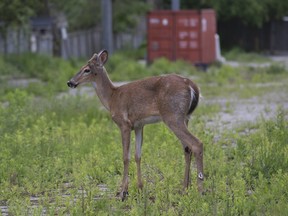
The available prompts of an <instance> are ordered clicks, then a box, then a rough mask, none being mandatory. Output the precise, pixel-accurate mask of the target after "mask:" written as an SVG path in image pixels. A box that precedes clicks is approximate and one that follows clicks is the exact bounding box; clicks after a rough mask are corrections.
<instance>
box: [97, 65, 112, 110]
mask: <svg viewBox="0 0 288 216" xmlns="http://www.w3.org/2000/svg"><path fill="white" fill-rule="evenodd" d="M92 85H93V87H94V89H95V91H96V94H97V96H98V97H99V99H100V101H101V103H102V104H103V106H104V107H105V108H106V109H107V110H110V106H109V104H110V100H111V96H112V93H113V91H114V89H115V86H114V85H113V83H112V81H111V80H110V78H109V77H108V74H107V71H106V69H105V68H104V67H103V72H101V73H98V74H97V76H96V79H95V80H94V81H93V82H92Z"/></svg>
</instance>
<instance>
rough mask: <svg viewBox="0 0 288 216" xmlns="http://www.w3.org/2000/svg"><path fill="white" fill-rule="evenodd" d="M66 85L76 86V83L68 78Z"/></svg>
mask: <svg viewBox="0 0 288 216" xmlns="http://www.w3.org/2000/svg"><path fill="white" fill-rule="evenodd" d="M67 85H68V86H69V87H70V88H76V87H77V86H78V83H75V82H73V81H71V80H69V81H68V82H67Z"/></svg>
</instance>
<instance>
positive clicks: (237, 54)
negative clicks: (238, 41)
mask: <svg viewBox="0 0 288 216" xmlns="http://www.w3.org/2000/svg"><path fill="white" fill-rule="evenodd" d="M224 56H225V58H226V59H227V60H230V61H231V60H232V61H237V62H241V63H243V62H244V63H249V62H254V63H267V62H271V60H270V59H269V58H267V57H265V56H263V55H260V54H258V53H253V52H250V53H247V52H244V51H243V50H242V49H240V48H234V49H231V50H229V51H228V52H226V53H224Z"/></svg>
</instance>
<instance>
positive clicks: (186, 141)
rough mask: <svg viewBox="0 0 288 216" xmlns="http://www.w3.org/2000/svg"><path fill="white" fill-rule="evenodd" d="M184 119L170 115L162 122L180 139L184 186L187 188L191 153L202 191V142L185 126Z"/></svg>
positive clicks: (198, 183)
mask: <svg viewBox="0 0 288 216" xmlns="http://www.w3.org/2000/svg"><path fill="white" fill-rule="evenodd" d="M186 122H187V121H186V120H185V119H184V118H183V119H182V118H179V117H178V118H177V116H170V117H169V118H165V119H164V123H165V124H166V125H167V126H168V127H169V128H170V129H171V130H172V131H173V133H174V134H175V135H176V136H177V138H178V139H179V140H180V141H181V143H182V145H183V148H184V154H185V162H186V167H185V177H184V187H185V188H187V187H188V186H189V183H190V163H191V156H192V153H193V154H194V156H195V160H196V166H197V173H198V176H197V186H198V191H199V192H200V193H202V192H203V180H204V175H203V144H202V142H201V141H200V140H199V139H198V138H197V137H195V136H194V135H192V134H191V133H190V132H189V131H188V128H187V125H186Z"/></svg>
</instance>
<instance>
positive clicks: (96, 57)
mask: <svg viewBox="0 0 288 216" xmlns="http://www.w3.org/2000/svg"><path fill="white" fill-rule="evenodd" d="M97 59H98V55H97V53H94V54H93V56H92V57H91V58H90V59H89V61H88V62H89V63H92V62H96V61H97Z"/></svg>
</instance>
